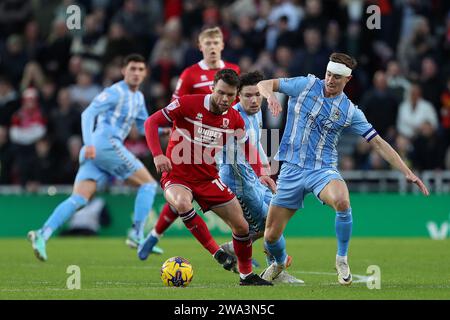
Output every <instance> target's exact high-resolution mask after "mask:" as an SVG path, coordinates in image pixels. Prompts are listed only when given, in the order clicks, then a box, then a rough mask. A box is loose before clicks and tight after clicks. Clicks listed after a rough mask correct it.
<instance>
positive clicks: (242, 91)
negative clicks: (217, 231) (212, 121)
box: [219, 71, 303, 284]
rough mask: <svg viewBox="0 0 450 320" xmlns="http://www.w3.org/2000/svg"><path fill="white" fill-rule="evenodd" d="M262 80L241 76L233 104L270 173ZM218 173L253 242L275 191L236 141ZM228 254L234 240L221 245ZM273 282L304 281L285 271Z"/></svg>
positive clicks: (253, 75)
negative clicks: (236, 202) (264, 144)
mask: <svg viewBox="0 0 450 320" xmlns="http://www.w3.org/2000/svg"><path fill="white" fill-rule="evenodd" d="M261 80H263V75H262V74H261V73H260V72H258V71H255V72H250V73H247V74H243V75H241V76H240V81H241V86H240V88H239V101H240V102H239V103H237V104H236V105H234V106H233V108H234V109H235V110H237V111H238V112H239V114H240V115H241V117H242V118H243V119H244V122H245V130H246V132H247V135H248V139H249V141H250V143H251V144H252V145H254V146H256V147H257V148H258V152H259V156H260V158H261V163H262V165H263V166H264V167H266V168H267V170H268V172H270V168H269V166H270V165H269V161H268V159H267V156H266V153H265V151H264V149H263V147H262V144H261V129H262V112H261V103H262V96H261V94H260V93H259V90H258V87H257V86H256V85H257V83H258V82H260V81H261ZM219 175H220V178H221V179H222V181H223V182H224V183H225V184H226V185H227V186H228V187H229V188H230V189H231V191H233V193H234V194H235V195H236V197H237V199H238V200H239V203H240V204H241V207H242V211H243V213H244V217H245V219H246V220H247V222H248V224H249V229H250V237H251V238H252V241H253V242H254V241H255V240H256V239H259V238H261V237H262V236H263V235H264V227H265V224H266V217H267V211H268V210H269V204H270V200H271V199H272V191H271V190H270V188H269V187H268V186H267V185H266V184H265V182H264V181H260V180H259V178H258V176H257V174H256V173H255V171H254V170H253V168H252V166H251V165H250V164H249V163H248V161H247V160H246V159H245V155H244V153H243V152H242V149H241V148H239V147H238V146H236V145H235V144H234V143H228V144H227V145H226V148H224V151H223V159H222V163H221V164H220V169H219ZM221 248H223V249H224V250H225V251H226V252H227V253H228V254H231V255H235V252H234V249H233V243H232V242H231V241H230V242H227V243H225V244H223V245H221ZM267 257H268V259H267V264H268V265H271V264H272V263H273V257H271V256H270V255H267ZM273 281H274V282H281V283H298V284H301V283H303V281H302V280H300V279H297V278H295V277H294V276H292V275H290V274H289V273H287V271H285V270H283V271H282V272H281V273H280V274H279V275H278V276H277V277H276V278H274V279H273Z"/></svg>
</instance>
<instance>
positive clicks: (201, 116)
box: [195, 112, 203, 121]
mask: <svg viewBox="0 0 450 320" xmlns="http://www.w3.org/2000/svg"><path fill="white" fill-rule="evenodd" d="M195 119H197V120H200V121H202V119H203V113H201V112H199V113H197V115H196V116H195Z"/></svg>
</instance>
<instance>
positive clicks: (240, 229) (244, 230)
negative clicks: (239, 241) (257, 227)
mask: <svg viewBox="0 0 450 320" xmlns="http://www.w3.org/2000/svg"><path fill="white" fill-rule="evenodd" d="M232 231H233V233H234V234H248V233H249V228H248V223H247V221H245V220H244V221H242V222H240V223H237V224H235V225H234V226H232Z"/></svg>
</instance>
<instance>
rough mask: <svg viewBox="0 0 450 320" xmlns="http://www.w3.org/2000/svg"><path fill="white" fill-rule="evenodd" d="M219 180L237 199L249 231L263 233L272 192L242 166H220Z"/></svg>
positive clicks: (249, 170) (253, 173)
mask: <svg viewBox="0 0 450 320" xmlns="http://www.w3.org/2000/svg"><path fill="white" fill-rule="evenodd" d="M219 175H220V179H221V180H222V182H223V183H225V184H226V185H227V187H229V188H230V189H231V191H233V193H234V194H235V195H236V197H237V198H238V200H239V202H240V204H241V207H242V210H243V212H244V217H245V219H246V220H247V222H248V224H249V227H250V230H253V231H255V232H259V231H264V228H265V224H266V217H267V212H268V210H269V203H270V200H271V199H272V192H271V191H270V190H269V188H267V187H266V186H265V185H263V184H262V183H261V182H260V181H259V179H258V177H257V176H256V174H255V172H254V171H253V170H251V169H249V168H246V166H244V165H238V166H237V168H236V167H235V168H233V167H232V166H231V165H222V166H221V167H220V170H219Z"/></svg>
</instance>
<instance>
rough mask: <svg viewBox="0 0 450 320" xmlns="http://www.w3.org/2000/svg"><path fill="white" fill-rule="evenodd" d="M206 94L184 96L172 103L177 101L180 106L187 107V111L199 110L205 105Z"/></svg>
mask: <svg viewBox="0 0 450 320" xmlns="http://www.w3.org/2000/svg"><path fill="white" fill-rule="evenodd" d="M207 96H208V95H207V94H186V95H184V96H181V97H179V98H177V99H175V100H174V101H178V104H179V105H180V106H187V107H188V109H190V110H194V109H200V108H203V106H204V105H205V103H207V101H206V99H207Z"/></svg>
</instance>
